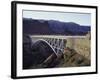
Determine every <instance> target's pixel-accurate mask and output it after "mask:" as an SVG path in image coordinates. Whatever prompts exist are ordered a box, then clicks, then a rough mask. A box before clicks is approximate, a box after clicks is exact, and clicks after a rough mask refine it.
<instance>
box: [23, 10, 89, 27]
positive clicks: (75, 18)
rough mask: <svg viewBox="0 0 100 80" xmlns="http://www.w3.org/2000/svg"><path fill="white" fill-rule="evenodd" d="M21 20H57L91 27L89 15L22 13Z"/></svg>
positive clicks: (26, 11)
mask: <svg viewBox="0 0 100 80" xmlns="http://www.w3.org/2000/svg"><path fill="white" fill-rule="evenodd" d="M23 18H32V19H43V20H59V21H63V22H75V23H77V24H80V25H87V26H90V25H91V14H89V13H71V12H51V11H31V10H30V11H29V10H24V11H23Z"/></svg>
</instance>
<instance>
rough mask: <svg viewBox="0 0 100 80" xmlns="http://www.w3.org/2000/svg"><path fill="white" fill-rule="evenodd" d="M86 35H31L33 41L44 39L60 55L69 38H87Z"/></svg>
mask: <svg viewBox="0 0 100 80" xmlns="http://www.w3.org/2000/svg"><path fill="white" fill-rule="evenodd" d="M85 37H86V36H47V35H34V36H31V38H32V41H33V42H34V43H35V42H38V41H43V42H45V43H46V44H47V45H49V46H50V47H51V49H52V50H53V52H54V53H55V54H56V56H58V54H63V52H64V48H65V47H66V43H67V38H85Z"/></svg>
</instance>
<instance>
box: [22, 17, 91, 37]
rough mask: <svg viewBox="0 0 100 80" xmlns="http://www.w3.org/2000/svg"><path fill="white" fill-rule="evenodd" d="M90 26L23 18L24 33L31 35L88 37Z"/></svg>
mask: <svg viewBox="0 0 100 80" xmlns="http://www.w3.org/2000/svg"><path fill="white" fill-rule="evenodd" d="M88 31H90V26H84V25H82V26H81V25H79V24H76V23H74V22H61V21H56V20H39V19H27V18H23V33H24V34H31V35H86V34H87V33H88Z"/></svg>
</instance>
